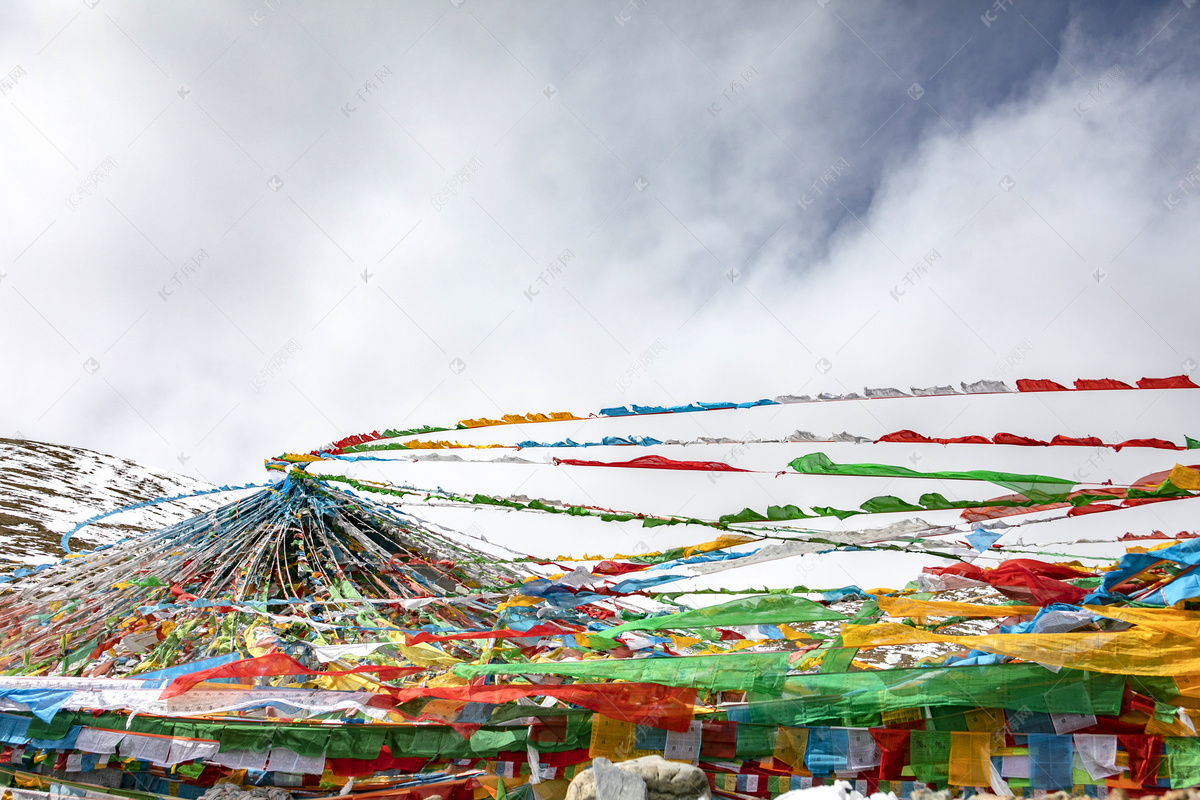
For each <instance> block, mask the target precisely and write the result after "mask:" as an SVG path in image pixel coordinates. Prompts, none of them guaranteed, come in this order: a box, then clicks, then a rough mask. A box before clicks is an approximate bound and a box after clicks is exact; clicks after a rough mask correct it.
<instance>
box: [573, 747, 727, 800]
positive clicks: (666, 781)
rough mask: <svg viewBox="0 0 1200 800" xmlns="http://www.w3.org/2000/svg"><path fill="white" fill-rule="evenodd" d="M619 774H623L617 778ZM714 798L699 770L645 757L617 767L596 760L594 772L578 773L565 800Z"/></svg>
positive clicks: (592, 770)
mask: <svg viewBox="0 0 1200 800" xmlns="http://www.w3.org/2000/svg"><path fill="white" fill-rule="evenodd" d="M616 772H620V773H623V774H622V775H620V776H614V775H613V773H616ZM597 773H599V774H597ZM630 779H632V780H630ZM597 782H599V784H600V787H599V792H597V787H596V784H597ZM639 784H640V785H639ZM711 797H712V795H711V794H710V793H709V789H708V779H707V778H706V777H705V776H704V772H703V771H702V770H701V769H700V768H699V767H693V766H692V765H691V764H681V763H679V762H676V761H667V760H666V759H665V758H663V757H662V756H645V757H643V758H634V759H630V760H629V761H622V762H620V763H617V764H613V763H612V762H610V761H609V760H608V759H606V758H597V759H596V760H595V761H594V762H593V765H592V769H588V770H585V771H583V772H581V773H579V774H578V775H576V776H575V779H574V780H572V781H571V785H570V786H569V787H567V797H566V800H711Z"/></svg>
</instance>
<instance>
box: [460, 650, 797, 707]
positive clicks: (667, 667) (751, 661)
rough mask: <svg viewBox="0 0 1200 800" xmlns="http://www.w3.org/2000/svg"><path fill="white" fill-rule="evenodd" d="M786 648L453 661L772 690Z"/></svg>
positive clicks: (501, 671)
mask: <svg viewBox="0 0 1200 800" xmlns="http://www.w3.org/2000/svg"><path fill="white" fill-rule="evenodd" d="M790 655H791V654H790V653H788V652H779V653H728V654H725V655H717V656H679V657H677V658H633V659H592V660H587V661H560V662H554V663H538V664H458V665H456V666H455V667H454V674H455V675H458V676H459V677H460V678H466V679H468V680H470V679H471V678H477V677H479V676H480V675H521V674H526V675H535V674H536V675H562V676H565V677H568V678H585V679H588V680H592V679H597V678H599V679H608V680H623V681H632V682H637V683H661V684H662V685H664V686H686V687H695V688H697V689H707V690H709V691H753V692H759V693H761V694H764V695H774V696H778V695H779V692H780V690H781V688H782V687H783V679H784V675H785V674H786V673H787V669H788V657H789V656H790Z"/></svg>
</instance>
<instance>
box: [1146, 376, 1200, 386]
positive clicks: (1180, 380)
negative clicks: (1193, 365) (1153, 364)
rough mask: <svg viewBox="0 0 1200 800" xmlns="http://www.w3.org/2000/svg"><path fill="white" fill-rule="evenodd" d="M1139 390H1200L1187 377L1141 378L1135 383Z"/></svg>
mask: <svg viewBox="0 0 1200 800" xmlns="http://www.w3.org/2000/svg"><path fill="white" fill-rule="evenodd" d="M1137 385H1138V388H1139V389H1200V386H1197V385H1196V384H1194V383H1192V379H1191V378H1189V377H1188V376H1187V375H1175V376H1174V377H1171V378H1142V379H1141V380H1140V381H1138V382H1137Z"/></svg>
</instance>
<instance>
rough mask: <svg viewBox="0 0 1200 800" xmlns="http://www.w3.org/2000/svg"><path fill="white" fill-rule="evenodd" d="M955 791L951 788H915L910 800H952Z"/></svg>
mask: <svg viewBox="0 0 1200 800" xmlns="http://www.w3.org/2000/svg"><path fill="white" fill-rule="evenodd" d="M953 796H954V793H953V792H951V791H950V790H949V789H941V790H939V791H936V792H935V791H934V790H933V789H914V790H913V793H912V795H911V797H910V800H950V798H952V797H953Z"/></svg>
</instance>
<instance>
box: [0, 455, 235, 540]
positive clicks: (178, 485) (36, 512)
mask: <svg viewBox="0 0 1200 800" xmlns="http://www.w3.org/2000/svg"><path fill="white" fill-rule="evenodd" d="M211 488H212V486H211V485H210V484H208V483H205V482H203V481H198V480H195V479H193V478H189V477H187V476H184V475H178V474H174V473H167V472H155V471H154V470H151V469H148V468H146V467H144V466H141V465H140V464H138V463H136V462H134V461H130V460H128V459H124V458H118V457H116V456H110V455H105V454H103V453H97V452H95V451H92V450H84V449H82V448H78V447H69V446H66V445H56V444H47V443H45V442H34V441H28V440H20V439H3V438H0V560H3V561H18V562H23V563H43V562H46V561H53V560H57V559H58V558H60V557H61V556H62V550H61V549H60V547H59V541H60V539H61V538H62V535H63V534H64V533H66V532H67V531H69V530H71V528H73V527H74V526H75V525H76V524H77V523H79V522H82V521H83V520H85V519H88V518H90V517H92V516H94V515H96V514H100V513H102V512H105V511H110V510H112V509H116V508H120V507H122V506H127V505H131V504H133V503H138V502H143V501H146V500H152V499H154V498H158V497H168V496H174V495H179V494H186V493H189V492H196V491H203V490H205V489H211ZM230 499H231V498H230V497H229V495H208V496H201V497H195V498H189V499H186V500H179V501H176V502H172V503H164V504H162V505H158V506H150V507H147V508H140V509H135V510H133V511H129V512H126V513H124V514H119V515H115V516H113V517H110V518H108V519H105V520H102V521H100V522H98V523H96V524H94V525H91V526H89V527H87V528H85V529H83V530H82V531H80V533H79V534H77V535H76V536H75V537H74V538H73V540H72V541H74V542H76V543H77V544H78V545H85V546H87V545H97V544H104V543H108V542H113V541H116V540H117V539H120V538H122V537H124V536H129V535H131V534H136V533H141V532H144V531H151V530H157V529H158V528H161V527H163V526H165V525H169V524H171V523H173V522H178V521H179V520H181V519H185V518H187V517H191V516H194V515H196V514H199V513H202V512H204V511H207V510H209V509H211V508H214V507H216V506H218V505H220V504H221V503H223V502H228V501H229V500H230Z"/></svg>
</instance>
